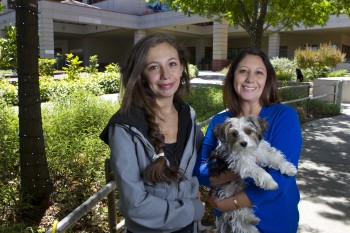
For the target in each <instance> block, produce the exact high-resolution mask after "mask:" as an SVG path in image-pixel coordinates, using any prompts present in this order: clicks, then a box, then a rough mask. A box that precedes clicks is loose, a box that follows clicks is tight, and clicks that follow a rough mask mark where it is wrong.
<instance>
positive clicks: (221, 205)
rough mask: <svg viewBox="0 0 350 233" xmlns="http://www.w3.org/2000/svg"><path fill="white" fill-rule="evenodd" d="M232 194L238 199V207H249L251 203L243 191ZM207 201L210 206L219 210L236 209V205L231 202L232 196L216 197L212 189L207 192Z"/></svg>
mask: <svg viewBox="0 0 350 233" xmlns="http://www.w3.org/2000/svg"><path fill="white" fill-rule="evenodd" d="M234 196H235V198H236V200H237V201H238V203H239V206H240V208H246V207H251V206H252V205H253V204H252V202H251V201H250V199H249V198H248V196H247V195H246V194H245V193H244V192H240V193H237V194H235V195H234ZM207 201H208V203H209V204H210V205H211V206H212V207H214V208H216V209H218V210H220V211H221V212H227V211H234V210H237V208H236V206H235V205H234V203H233V198H232V196H230V197H227V198H224V199H218V198H217V197H216V196H215V191H214V192H213V191H212V190H211V191H210V192H209V195H208V198H207Z"/></svg>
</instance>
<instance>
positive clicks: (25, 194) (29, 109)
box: [16, 0, 52, 220]
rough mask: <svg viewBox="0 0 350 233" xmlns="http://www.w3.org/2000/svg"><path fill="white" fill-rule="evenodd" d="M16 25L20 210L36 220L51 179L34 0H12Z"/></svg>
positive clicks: (44, 201) (35, 2) (42, 208)
mask: <svg viewBox="0 0 350 233" xmlns="http://www.w3.org/2000/svg"><path fill="white" fill-rule="evenodd" d="M16 27H17V61H18V97H19V104H18V106H19V114H18V116H19V143H20V148H19V150H20V175H21V181H20V184H21V187H20V194H21V196H20V203H21V213H22V217H23V218H24V219H31V220H40V219H41V217H42V216H43V213H44V211H45V210H46V208H47V207H48V206H49V196H50V194H51V192H52V183H51V180H50V177H49V171H48V164H47V159H46V153H45V144H44V137H43V127H42V117H41V101H40V87H39V73H38V58H39V35H38V2H37V1H36V0H16Z"/></svg>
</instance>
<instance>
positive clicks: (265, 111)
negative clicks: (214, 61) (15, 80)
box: [194, 104, 302, 233]
mask: <svg viewBox="0 0 350 233" xmlns="http://www.w3.org/2000/svg"><path fill="white" fill-rule="evenodd" d="M228 117H233V115H232V113H231V112H229V111H224V112H221V113H218V114H216V115H215V116H214V117H213V119H212V120H211V121H210V123H209V126H208V129H207V132H206V134H205V138H204V141H203V143H202V147H201V151H199V153H198V154H199V155H201V156H198V158H197V162H196V166H195V170H194V174H195V175H196V176H197V177H198V179H199V183H200V184H201V185H205V186H210V183H209V168H208V166H207V160H208V157H209V155H210V153H211V151H213V150H214V149H215V148H216V146H217V143H218V140H217V138H216V137H215V136H214V135H213V131H214V129H215V127H216V126H217V125H219V124H221V123H223V122H224V121H225V119H226V118H228ZM259 117H261V118H263V119H265V120H266V121H267V122H268V125H269V126H268V129H267V131H266V132H265V135H264V139H265V140H266V141H268V142H269V143H270V144H271V146H273V147H275V148H277V149H278V150H280V151H281V152H282V153H283V154H284V155H285V157H286V159H287V160H288V161H290V162H292V163H293V164H294V165H295V166H296V167H298V161H299V157H300V152H301V148H302V134H301V128H300V122H299V118H298V115H297V112H296V111H295V110H294V109H293V108H292V107H290V106H287V105H283V104H274V105H271V106H263V107H262V110H261V112H260V114H259ZM266 169H267V171H268V172H269V174H270V175H271V176H272V177H273V179H274V180H275V181H276V182H277V183H278V186H279V188H278V189H276V190H263V189H261V188H260V187H258V186H256V185H255V184H254V182H253V181H252V179H247V180H246V181H247V182H248V184H249V185H248V186H247V187H246V188H245V190H244V191H245V193H246V194H247V196H248V197H249V199H250V200H251V201H252V203H253V204H254V206H253V210H254V213H255V215H256V216H257V217H259V218H260V222H259V224H258V225H257V228H258V229H259V231H260V232H269V233H273V232H278V233H282V232H283V233H292V232H293V233H295V232H297V229H298V222H299V211H298V203H299V200H300V195H299V190H298V187H297V183H296V177H295V176H286V175H282V174H281V173H280V172H279V171H277V170H274V169H268V168H266Z"/></svg>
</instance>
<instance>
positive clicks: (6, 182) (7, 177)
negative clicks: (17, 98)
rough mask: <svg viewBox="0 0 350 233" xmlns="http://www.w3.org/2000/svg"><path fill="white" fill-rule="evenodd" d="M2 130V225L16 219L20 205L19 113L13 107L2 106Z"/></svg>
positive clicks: (0, 111)
mask: <svg viewBox="0 0 350 233" xmlns="http://www.w3.org/2000/svg"><path fill="white" fill-rule="evenodd" d="M0 128H1V131H0V148H1V150H0V171H1V172H0V216H1V217H0V223H2V222H6V220H7V219H14V218H15V217H16V212H17V207H18V204H19V192H18V189H19V177H20V176H19V140H18V113H17V111H15V109H14V108H13V107H10V106H0ZM0 225H1V224H0ZM0 231H1V230H0Z"/></svg>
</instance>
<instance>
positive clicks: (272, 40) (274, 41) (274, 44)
mask: <svg viewBox="0 0 350 233" xmlns="http://www.w3.org/2000/svg"><path fill="white" fill-rule="evenodd" d="M279 54H280V34H279V33H277V32H276V33H272V34H271V35H270V36H269V50H268V54H267V55H268V57H270V58H272V57H278V56H279Z"/></svg>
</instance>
